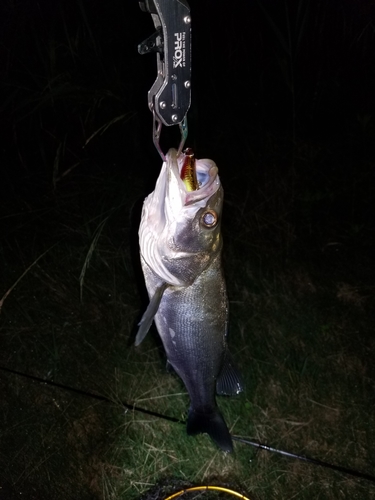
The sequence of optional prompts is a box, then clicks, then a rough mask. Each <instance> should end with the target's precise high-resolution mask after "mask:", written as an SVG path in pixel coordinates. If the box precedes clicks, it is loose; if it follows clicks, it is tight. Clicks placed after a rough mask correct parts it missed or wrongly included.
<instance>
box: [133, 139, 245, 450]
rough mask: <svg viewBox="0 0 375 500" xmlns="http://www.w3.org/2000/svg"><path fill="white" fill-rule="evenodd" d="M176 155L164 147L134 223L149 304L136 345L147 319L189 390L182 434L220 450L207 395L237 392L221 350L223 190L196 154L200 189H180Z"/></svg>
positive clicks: (226, 437) (221, 429) (224, 432)
mask: <svg viewBox="0 0 375 500" xmlns="http://www.w3.org/2000/svg"><path fill="white" fill-rule="evenodd" d="M182 163H183V157H178V158H177V156H176V151H175V150H173V149H172V150H170V151H169V152H168V155H167V158H166V161H165V162H164V163H163V167H162V170H161V173H160V175H159V178H158V181H157V183H156V186H155V190H154V191H153V193H151V194H150V195H149V196H148V197H147V198H146V200H145V202H144V206H143V212H142V219H141V225H140V229H139V239H140V253H141V264H142V269H143V273H144V277H145V282H146V287H147V290H148V294H149V297H150V305H149V307H148V309H147V311H146V313H145V314H144V316H143V318H142V320H141V322H140V328H139V331H138V334H137V337H136V345H138V344H139V343H140V342H141V341H142V340H143V338H144V337H145V335H146V334H147V331H148V329H149V327H150V325H151V323H152V320H154V321H155V323H156V326H157V329H158V332H159V335H160V337H161V339H162V342H163V345H164V348H165V351H166V354H167V358H168V362H169V363H170V365H171V366H172V367H173V368H174V370H175V372H176V373H177V374H178V375H179V376H180V377H181V379H182V380H183V382H184V384H185V386H186V389H187V391H188V393H189V396H190V410H189V415H188V420H187V432H188V434H198V433H200V432H205V433H208V434H209V435H210V436H211V438H212V439H213V440H214V441H215V442H216V444H217V445H218V446H219V447H220V448H221V449H223V450H224V451H232V450H233V445H232V440H231V437H230V434H229V431H228V428H227V426H226V424H225V421H224V419H223V417H222V415H221V413H220V412H219V410H218V407H217V405H216V401H215V391H216V392H217V393H220V394H238V393H239V392H241V390H242V384H241V381H240V377H239V375H238V373H237V372H236V370H235V368H234V367H233V365H232V362H231V358H230V356H229V353H228V349H227V339H226V337H227V322H228V300H227V293H226V286H225V280H224V275H223V271H222V266H221V249H222V238H221V233H220V219H221V212H222V205H223V189H222V187H221V184H220V180H219V177H218V174H217V173H218V170H217V167H216V165H215V163H214V162H212V161H211V160H197V162H196V171H197V172H196V173H197V178H198V181H199V183H200V188H199V189H198V190H196V191H190V192H189V191H187V190H186V187H185V185H184V183H183V181H182V180H181V178H180V172H181V168H182Z"/></svg>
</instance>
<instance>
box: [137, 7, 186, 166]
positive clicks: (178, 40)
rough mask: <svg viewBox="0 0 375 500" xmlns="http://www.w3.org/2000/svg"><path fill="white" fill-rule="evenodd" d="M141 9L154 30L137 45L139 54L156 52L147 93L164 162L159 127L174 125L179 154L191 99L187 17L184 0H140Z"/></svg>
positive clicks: (154, 130) (157, 147)
mask: <svg viewBox="0 0 375 500" xmlns="http://www.w3.org/2000/svg"><path fill="white" fill-rule="evenodd" d="M139 6H140V8H141V10H142V11H144V12H148V13H149V14H151V17H152V20H153V22H154V25H155V28H156V31H155V32H154V33H153V34H152V35H151V36H149V37H148V38H146V40H144V41H143V42H142V43H140V44H139V45H138V52H139V53H140V54H142V55H143V54H149V53H156V58H157V76H156V80H155V82H154V84H153V85H152V87H151V89H150V90H149V92H148V106H149V108H150V110H151V112H152V114H153V142H154V145H155V147H156V149H157V151H158V152H159V154H160V156H161V157H162V159H163V161H165V155H164V153H163V151H162V149H161V147H160V134H161V129H162V126H163V125H165V126H167V127H169V126H173V125H178V126H179V128H180V134H181V141H180V144H179V147H178V150H177V154H178V155H179V154H180V153H181V151H182V149H183V147H184V144H185V141H186V138H187V135H188V125H187V118H186V115H187V112H188V110H189V107H190V102H191V16H190V7H189V4H188V3H187V1H186V0H143V1H141V2H139Z"/></svg>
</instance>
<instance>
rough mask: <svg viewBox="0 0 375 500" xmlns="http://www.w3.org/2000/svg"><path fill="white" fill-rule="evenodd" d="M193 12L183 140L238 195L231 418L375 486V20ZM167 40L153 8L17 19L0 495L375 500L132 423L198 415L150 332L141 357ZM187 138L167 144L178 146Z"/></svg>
mask: <svg viewBox="0 0 375 500" xmlns="http://www.w3.org/2000/svg"><path fill="white" fill-rule="evenodd" d="M190 4H191V8H192V16H193V20H194V25H193V26H194V32H193V35H194V38H193V57H194V58H193V72H194V73H193V87H192V88H193V102H192V107H191V110H190V113H189V125H190V135H189V139H188V145H189V146H192V147H193V148H194V149H195V151H196V154H197V156H198V157H210V158H212V159H213V160H215V161H216V162H217V164H218V167H219V171H220V176H221V180H222V183H223V185H224V189H225V213H224V220H223V233H224V238H225V248H224V265H225V270H226V276H227V281H228V289H229V298H230V305H231V323H230V335H231V337H230V344H231V350H232V351H233V355H234V357H235V358H236V359H237V360H238V364H239V366H240V368H241V371H242V373H243V376H244V378H245V381H246V393H245V394H244V395H242V396H241V397H239V398H238V399H221V400H220V402H219V403H220V407H221V408H222V409H223V413H224V414H225V417H226V420H227V422H228V424H229V425H230V426H231V431H232V432H233V433H234V434H237V435H242V436H247V437H249V438H251V439H254V440H258V441H259V442H262V443H268V444H270V445H273V446H275V447H279V448H281V449H287V450H290V451H294V452H299V453H305V454H307V455H310V456H314V457H316V458H319V459H321V460H325V461H327V462H331V463H338V464H341V465H343V466H345V467H351V468H354V469H357V470H362V471H363V472H367V473H368V474H373V471H374V470H375V453H374V446H373V443H374V441H375V421H374V414H375V412H374V410H375V368H374V366H375V365H374V361H373V360H374V354H375V336H374V313H373V311H374V292H375V284H374V283H375V281H374V278H375V276H374V275H375V268H374V263H373V259H374V230H375V227H374V201H373V200H374V196H375V192H374V190H375V188H374V186H375V183H374V181H375V179H374V177H375V174H374V172H375V169H374V167H375V151H374V149H375V114H374V104H375V102H374V99H375V97H374V96H375V93H374V88H375V64H374V53H375V43H374V41H375V8H374V5H373V2H371V1H370V0H362V1H349V0H341V1H337V2H325V1H320V0H318V1H315V2H313V1H309V0H300V1H299V2H292V1H289V0H285V1H284V0H283V1H279V2H277V1H270V2H265V1H264V2H261V1H260V0H259V1H255V2H248V1H245V0H241V1H240V2H236V4H235V6H233V7H231V6H230V5H231V4H230V3H228V2H215V3H213V2H209V1H208V0H207V1H206V2H203V0H202V1H199V2H198V0H191V2H190ZM152 29H153V26H152V22H151V18H150V16H147V15H146V14H144V13H142V12H141V11H140V10H139V9H138V5H137V2H135V1H134V2H130V1H127V2H120V1H116V0H115V1H113V2H110V3H105V2H104V3H103V2H97V1H91V2H87V1H85V0H78V1H74V2H73V1H67V2H61V1H55V2H47V1H41V2H37V3H36V2H32V1H27V0H25V1H23V2H17V1H15V0H6V1H4V2H3V3H2V5H1V15H0V31H1V45H0V46H1V50H0V53H1V65H0V71H1V78H0V85H1V96H2V98H1V100H0V113H1V125H0V126H1V150H0V155H1V157H0V161H1V182H0V196H1V198H0V201H1V212H0V225H1V246H0V259H1V260H0V287H1V289H0V296H2V297H3V298H2V300H1V302H0V312H1V316H0V347H1V349H0V395H1V404H0V422H1V423H0V499H4V500H8V499H13V498H21V497H22V498H24V499H30V500H44V499H50V498H53V499H55V500H59V499H63V498H64V499H66V498H72V499H73V498H80V499H86V498H87V499H93V498H98V499H99V498H100V499H101V498H105V499H109V498H124V499H133V498H139V496H140V495H144V496H143V498H146V497H148V498H153V499H154V498H164V495H167V494H168V493H169V494H171V492H172V491H173V489H178V488H180V487H181V485H182V487H184V486H186V485H187V484H193V483H194V484H200V483H204V484H217V485H219V484H222V485H232V486H233V488H234V489H235V488H237V490H238V491H243V492H245V491H246V492H247V495H248V496H250V498H252V499H253V498H257V499H262V498H269V499H271V498H275V499H276V498H280V499H281V498H285V499H286V498H290V499H292V498H299V499H303V498H306V499H310V498H316V499H317V498H321V499H325V498H327V499H328V498H332V499H338V498H345V499H346V498H347V499H349V498H350V499H352V498H358V499H361V500H362V499H367V498H368V499H370V498H374V497H375V486H374V484H373V483H371V482H369V481H365V480H361V479H356V478H353V477H351V476H347V475H343V474H340V473H337V472H334V471H331V470H326V469H322V468H317V467H314V466H312V465H309V464H306V463H303V462H298V461H294V460H291V459H288V458H285V457H281V456H279V455H275V454H271V453H268V452H265V451H257V450H256V449H253V448H250V447H246V446H245V445H242V444H239V443H237V444H236V445H235V446H236V454H235V455H234V456H225V455H223V454H222V453H220V452H219V451H217V450H216V449H214V448H213V445H212V443H211V442H210V441H209V439H208V438H207V437H206V436H198V437H197V438H195V439H192V438H188V437H186V435H185V431H184V429H183V427H182V426H181V425H179V424H174V423H170V422H167V421H163V420H161V419H158V418H156V417H152V416H147V415H143V414H140V413H137V412H135V411H131V410H126V409H124V407H123V406H122V405H121V401H127V402H130V403H131V404H132V403H135V404H136V405H138V406H140V407H144V408H148V409H150V410H153V411H156V412H159V413H162V414H166V415H170V416H174V417H176V418H181V419H182V420H183V419H184V418H185V412H186V408H187V405H188V398H187V395H186V393H185V391H184V388H183V386H182V385H181V383H180V382H179V380H177V379H176V378H175V377H173V376H171V375H169V374H167V373H166V372H165V369H164V358H163V353H162V350H161V349H160V342H159V341H158V339H157V336H156V334H155V332H154V335H150V336H149V338H147V340H146V341H145V342H144V344H142V345H141V346H140V347H139V348H138V349H135V348H134V347H133V345H132V342H133V339H134V326H135V324H136V322H137V320H138V319H139V317H140V314H141V313H142V311H143V308H144V307H145V305H146V303H147V301H146V297H145V291H144V288H143V282H142V277H141V274H140V269H139V263H138V257H137V251H138V250H137V245H138V243H137V227H138V223H139V216H140V208H141V205H142V201H143V198H144V197H145V195H146V194H147V193H149V192H150V191H151V190H152V189H153V185H154V182H155V179H156V177H157V175H158V173H159V169H160V166H161V163H160V158H159V157H158V155H157V153H156V151H155V150H154V148H153V145H152V139H151V114H150V113H149V111H148V109H147V91H148V89H149V88H150V86H151V84H152V82H153V80H154V78H155V76H156V74H155V58H154V57H153V56H147V57H141V56H139V55H138V54H137V43H138V42H140V41H141V40H143V39H144V38H146V37H147V36H148V35H149V34H150V33H151V31H152ZM175 137H176V136H175V135H174V132H173V131H171V130H167V131H163V145H164V149H167V148H168V147H170V146H176V145H177V142H176V138H175ZM4 367H7V368H9V369H13V370H17V371H19V372H22V373H25V374H31V375H34V376H37V377H40V378H42V379H45V380H47V381H54V382H56V383H60V384H66V385H67V386H71V387H76V388H80V389H84V390H87V391H89V392H94V393H96V394H101V395H104V396H106V397H108V398H109V399H111V401H112V402H113V403H108V402H104V401H98V400H95V399H91V398H90V397H84V396H82V395H79V394H75V393H72V392H69V391H64V390H62V389H59V388H56V387H51V386H48V385H46V384H41V383H38V382H36V381H32V380H29V379H27V378H24V377H22V376H18V375H15V374H11V373H9V372H5V371H3V368H4ZM166 484H168V485H169V486H166ZM147 491H150V493H149V494H148V495H147V493H146V492H147ZM199 496H204V497H205V498H209V497H211V498H224V495H223V494H221V493H215V492H211V493H206V494H204V493H202V492H200V493H195V494H194V495H193V494H190V498H198V497H199ZM186 498H188V496H186Z"/></svg>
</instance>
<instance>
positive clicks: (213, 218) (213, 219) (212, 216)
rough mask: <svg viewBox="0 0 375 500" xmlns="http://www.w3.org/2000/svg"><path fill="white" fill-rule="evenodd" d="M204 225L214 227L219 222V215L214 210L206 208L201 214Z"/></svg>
mask: <svg viewBox="0 0 375 500" xmlns="http://www.w3.org/2000/svg"><path fill="white" fill-rule="evenodd" d="M201 222H202V224H203V226H205V227H208V228H213V227H215V226H216V224H217V222H218V215H217V213H216V212H215V211H214V210H206V212H204V213H203V214H202V216H201Z"/></svg>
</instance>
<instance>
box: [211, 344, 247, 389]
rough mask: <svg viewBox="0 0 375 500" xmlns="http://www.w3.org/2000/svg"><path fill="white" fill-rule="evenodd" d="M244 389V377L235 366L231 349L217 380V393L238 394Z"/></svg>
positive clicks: (227, 353) (226, 355)
mask: <svg viewBox="0 0 375 500" xmlns="http://www.w3.org/2000/svg"><path fill="white" fill-rule="evenodd" d="M243 390H244V383H243V381H242V377H241V375H240V373H239V371H238V370H237V368H236V367H235V365H234V363H233V360H232V356H231V354H230V353H229V351H227V352H226V354H225V358H224V363H223V367H222V369H221V372H220V374H219V377H218V378H217V380H216V394H220V395H222V396H236V395H237V394H239V393H240V392H242V391H243Z"/></svg>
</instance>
